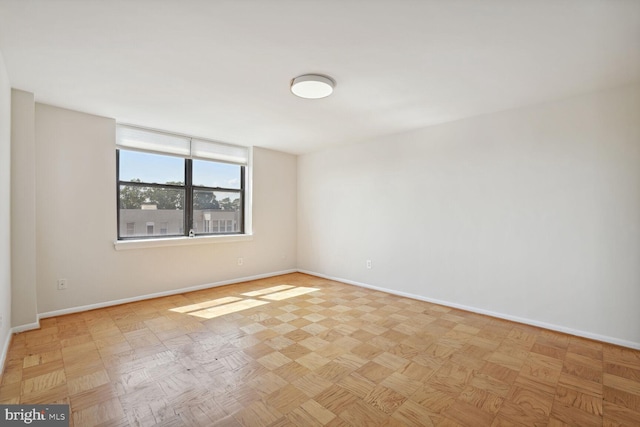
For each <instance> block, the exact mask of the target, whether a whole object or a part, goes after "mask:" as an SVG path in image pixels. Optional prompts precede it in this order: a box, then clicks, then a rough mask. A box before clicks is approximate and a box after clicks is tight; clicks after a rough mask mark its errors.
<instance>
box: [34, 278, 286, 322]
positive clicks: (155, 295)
mask: <svg viewBox="0 0 640 427" xmlns="http://www.w3.org/2000/svg"><path fill="white" fill-rule="evenodd" d="M297 271H298V270H296V269H291V270H283V271H274V272H271V273H264V274H257V275H255V276H247V277H240V278H238V279H230V280H222V281H220V282H213V283H206V284H204V285H197V286H190V287H188V288H180V289H172V290H170V291H164V292H156V293H153V294H147V295H139V296H136V297H131V298H123V299H118V300H112V301H105V302H99V303H95V304H89V305H82V306H78V307H71V308H64V309H62V310H54V311H48V312H46V313H40V314H39V315H38V319H45V318H47V317H55V316H62V315H65V314H73V313H80V312H82V311H89V310H95V309H97V308H104V307H111V306H114V305H120V304H126V303H129V302H136V301H143V300H147V299H152V298H160V297H166V296H170V295H178V294H184V293H186V292H193V291H200V290H202V289H209V288H216V287H218V286H225V285H232V284H234V283H241V282H249V281H251V280H258V279H266V278H267V277H273V276H281V275H283V274H289V273H296V272H297Z"/></svg>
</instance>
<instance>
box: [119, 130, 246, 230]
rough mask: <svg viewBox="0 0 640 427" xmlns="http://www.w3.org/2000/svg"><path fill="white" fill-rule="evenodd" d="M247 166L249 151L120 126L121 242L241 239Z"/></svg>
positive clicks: (243, 228)
mask: <svg viewBox="0 0 640 427" xmlns="http://www.w3.org/2000/svg"><path fill="white" fill-rule="evenodd" d="M247 167H248V149H247V148H245V147H236V146H230V145H226V144H221V143H217V142H213V141H204V140H196V139H192V138H187V137H182V136H176V135H169V134H165V133H158V132H154V131H149V130H146V129H140V128H135V127H131V126H118V129H117V149H116V175H117V191H118V207H117V210H118V239H119V240H125V239H132V238H133V239H140V238H158V237H163V238H164V237H171V236H174V237H178V236H180V237H182V236H189V232H190V231H191V230H193V232H194V233H195V234H196V235H202V234H205V235H212V234H243V233H244V232H245V216H246V215H245V194H246V188H245V182H246V172H247V171H246V168H247ZM156 225H157V226H156Z"/></svg>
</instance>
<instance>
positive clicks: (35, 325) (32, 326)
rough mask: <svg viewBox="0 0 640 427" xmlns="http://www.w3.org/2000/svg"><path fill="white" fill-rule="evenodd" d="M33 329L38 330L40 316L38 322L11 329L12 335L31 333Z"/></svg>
mask: <svg viewBox="0 0 640 427" xmlns="http://www.w3.org/2000/svg"><path fill="white" fill-rule="evenodd" d="M33 329H40V316H38V320H37V321H35V322H33V323H27V324H26V325H20V326H14V327H13V328H11V333H12V334H18V333H20V332H25V331H31V330H33Z"/></svg>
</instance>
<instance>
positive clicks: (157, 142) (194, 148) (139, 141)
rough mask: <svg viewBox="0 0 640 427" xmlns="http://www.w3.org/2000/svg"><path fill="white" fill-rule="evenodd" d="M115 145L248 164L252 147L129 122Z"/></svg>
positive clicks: (120, 127) (120, 129) (120, 130)
mask: <svg viewBox="0 0 640 427" xmlns="http://www.w3.org/2000/svg"><path fill="white" fill-rule="evenodd" d="M116 145H117V146H118V147H119V148H129V149H134V150H141V151H150V152H154V153H163V154H173V155H177V156H181V157H193V158H198V159H206V160H216V161H219V162H225V163H233V164H237V165H247V164H248V163H249V149H248V148H247V147H241V146H238V145H230V144H224V143H221V142H215V141H207V140H204V139H194V138H189V137H186V136H180V135H172V134H169V133H163V132H157V131H152V130H147V129H141V128H137V127H134V126H127V125H118V127H117V129H116Z"/></svg>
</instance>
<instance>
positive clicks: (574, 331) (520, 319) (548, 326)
mask: <svg viewBox="0 0 640 427" xmlns="http://www.w3.org/2000/svg"><path fill="white" fill-rule="evenodd" d="M298 272H300V273H304V274H309V275H311V276H317V277H322V278H324V279H329V280H335V281H336V282H342V283H347V284H349V285H354V286H359V287H361V288H367V289H373V290H376V291H381V292H386V293H388V294H392V295H398V296H401V297H406V298H411V299H415V300H419V301H425V302H430V303H432V304H438V305H443V306H445V307H451V308H457V309H460V310H464V311H470V312H472V313H478V314H484V315H486V316H491V317H496V318H498V319H504V320H510V321H512V322H517V323H522V324H525V325H530V326H536V327H539V328H543V329H549V330H551V331H556V332H562V333H565V334H569V335H575V336H578V337H582V338H588V339H591V340H595V341H601V342H606V343H609V344H615V345H619V346H622V347H628V348H632V349H635V350H640V343H637V342H633V341H627V340H623V339H620V338H615V337H610V336H607V335H600V334H594V333H591V332H586V331H581V330H578V329H572V328H567V327H565V326H560V325H554V324H551V323H546V322H540V321H538V320H532V319H527V318H524V317H518V316H512V315H510V314H503V313H498V312H495V311H490V310H484V309H482V308H476V307H471V306H468V305H462V304H457V303H454V302H450V301H443V300H439V299H434V298H428V297H425V296H422V295H415V294H410V293H407V292H401V291H396V290H393V289H387V288H382V287H378V286H372V285H368V284H366V283H361V282H356V281H353V280H349V279H343V278H340V277H333V276H329V275H326V274H322V273H317V272H314V271H308V270H302V269H298Z"/></svg>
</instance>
